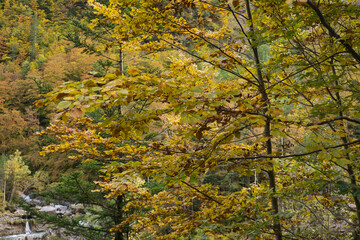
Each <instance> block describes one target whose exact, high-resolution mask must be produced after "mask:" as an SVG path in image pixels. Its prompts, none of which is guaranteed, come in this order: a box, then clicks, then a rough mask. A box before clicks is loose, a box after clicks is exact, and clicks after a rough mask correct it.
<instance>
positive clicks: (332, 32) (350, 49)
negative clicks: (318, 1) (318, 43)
mask: <svg viewBox="0 0 360 240" xmlns="http://www.w3.org/2000/svg"><path fill="white" fill-rule="evenodd" d="M307 4H308V5H309V6H310V7H311V8H312V9H313V10H314V11H315V13H316V15H317V16H318V17H319V19H320V22H321V24H322V25H323V26H324V27H325V28H326V29H327V30H328V31H329V34H330V36H332V37H334V38H336V39H338V40H339V41H340V43H341V44H342V45H343V46H344V47H345V48H346V50H347V51H348V52H349V53H350V54H351V56H353V58H355V60H356V61H357V62H358V63H360V55H359V54H358V53H357V52H356V51H355V50H354V48H353V47H352V46H351V45H350V44H348V43H347V42H346V41H345V40H344V39H341V37H340V35H339V34H337V33H336V32H335V30H334V29H333V28H332V27H331V26H330V24H329V23H328V22H327V21H326V19H325V17H324V15H323V14H322V12H321V11H320V9H319V8H318V6H316V5H315V4H314V3H313V2H312V1H311V0H307Z"/></svg>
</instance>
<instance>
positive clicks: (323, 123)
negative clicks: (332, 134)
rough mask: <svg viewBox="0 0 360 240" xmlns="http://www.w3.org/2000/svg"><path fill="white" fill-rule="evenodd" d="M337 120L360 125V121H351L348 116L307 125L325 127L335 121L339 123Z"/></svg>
mask: <svg viewBox="0 0 360 240" xmlns="http://www.w3.org/2000/svg"><path fill="white" fill-rule="evenodd" d="M337 120H347V121H349V122H353V123H357V124H360V121H359V120H356V119H351V118H349V117H346V116H339V117H336V118H333V119H330V120H325V121H322V122H319V123H309V124H307V126H314V125H325V124H328V123H331V122H334V121H337Z"/></svg>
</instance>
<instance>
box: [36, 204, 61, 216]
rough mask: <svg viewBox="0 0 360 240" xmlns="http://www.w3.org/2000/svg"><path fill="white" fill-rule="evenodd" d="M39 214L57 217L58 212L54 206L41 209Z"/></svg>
mask: <svg viewBox="0 0 360 240" xmlns="http://www.w3.org/2000/svg"><path fill="white" fill-rule="evenodd" d="M39 212H45V213H48V214H52V215H55V216H56V215H57V211H56V208H55V207H53V206H44V207H41V208H40V210H39Z"/></svg>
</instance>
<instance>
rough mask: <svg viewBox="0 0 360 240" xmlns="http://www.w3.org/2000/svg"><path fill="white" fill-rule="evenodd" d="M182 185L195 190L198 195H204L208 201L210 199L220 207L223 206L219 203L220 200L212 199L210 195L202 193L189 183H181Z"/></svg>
mask: <svg viewBox="0 0 360 240" xmlns="http://www.w3.org/2000/svg"><path fill="white" fill-rule="evenodd" d="M181 182H182V183H184V184H185V185H186V186H188V187H190V188H192V189H194V190H195V191H197V192H198V193H201V194H202V195H204V196H205V197H207V198H208V199H210V200H211V201H214V202H216V203H217V204H219V205H223V204H222V203H221V202H219V201H218V200H216V199H214V198H213V197H210V196H209V195H207V194H205V193H203V192H202V191H200V190H199V189H197V188H196V187H194V186H192V185H190V184H189V183H187V182H185V181H181Z"/></svg>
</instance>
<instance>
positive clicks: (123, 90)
mask: <svg viewBox="0 0 360 240" xmlns="http://www.w3.org/2000/svg"><path fill="white" fill-rule="evenodd" d="M118 93H120V94H124V95H128V94H129V91H128V90H126V89H119V90H118Z"/></svg>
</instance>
